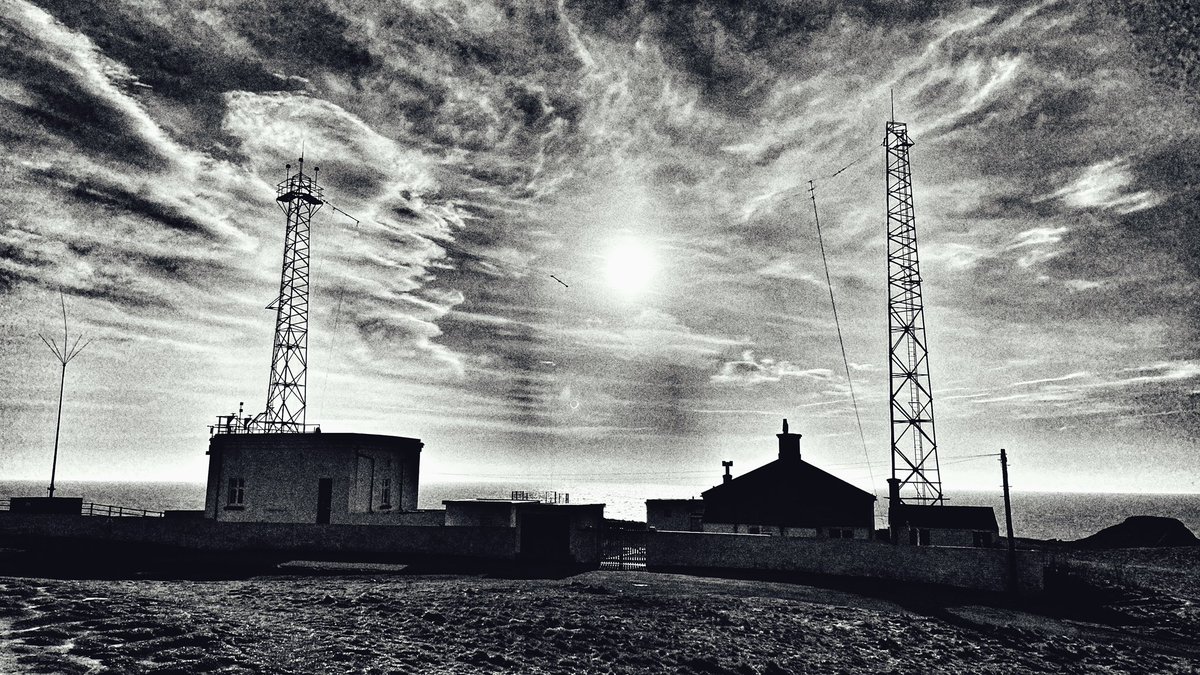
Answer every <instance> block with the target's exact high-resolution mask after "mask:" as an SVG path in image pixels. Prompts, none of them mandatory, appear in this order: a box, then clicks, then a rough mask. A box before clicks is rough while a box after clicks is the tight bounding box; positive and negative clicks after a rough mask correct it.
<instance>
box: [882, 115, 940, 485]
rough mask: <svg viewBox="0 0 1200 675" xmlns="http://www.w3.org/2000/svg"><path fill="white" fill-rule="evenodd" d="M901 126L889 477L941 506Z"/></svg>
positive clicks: (891, 281)
mask: <svg viewBox="0 0 1200 675" xmlns="http://www.w3.org/2000/svg"><path fill="white" fill-rule="evenodd" d="M912 145H913V143H912V141H911V140H910V139H909V136H908V126H907V125H906V124H905V123H903V122H896V121H890V122H888V123H887V126H886V131H885V136H884V147H885V148H886V172H887V257H888V263H887V264H888V363H889V366H888V372H889V392H888V393H889V400H890V406H891V420H892V424H891V430H892V453H891V455H892V478H894V479H898V480H899V481H900V498H901V500H902V501H905V502H912V503H917V504H941V503H942V484H941V474H940V471H939V468H938V458H937V434H936V433H935V431H934V423H933V388H932V386H931V385H930V382H929V349H928V343H927V342H926V337H925V311H924V306H923V301H922V297H921V271H920V264H919V262H918V259H917V228H916V216H915V214H914V211H913V193H912V171H911V167H910V165H909V154H908V151H909V148H910V147H912Z"/></svg>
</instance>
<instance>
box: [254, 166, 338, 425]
mask: <svg viewBox="0 0 1200 675" xmlns="http://www.w3.org/2000/svg"><path fill="white" fill-rule="evenodd" d="M319 171H320V169H314V170H313V175H312V176H309V175H306V174H305V173H304V158H303V157H301V158H300V165H299V169H298V170H297V171H296V173H292V165H291V164H288V165H287V172H288V175H287V179H286V180H284V181H283V182H282V183H280V184H279V186H278V189H277V190H276V195H277V196H276V198H275V201H276V202H277V203H278V204H279V208H281V209H283V212H284V213H286V214H287V229H286V231H285V232H284V235H283V272H282V273H281V274H280V280H279V297H278V298H277V299H276V300H275V302H273V303H271V304H270V305H268V306H267V309H274V310H276V315H275V345H274V347H273V349H272V352H271V382H270V384H269V385H268V387H267V409H266V411H265V412H263V413H262V415H261V416H259V418H258V420H256V422H257V424H256V425H255V426H257V427H258V430H260V431H264V432H273V433H281V432H283V433H301V432H303V431H304V429H305V427H304V401H305V384H306V382H307V379H308V232H309V226H308V225H309V221H310V220H311V219H312V217H313V214H315V213H316V212H317V211H318V210H319V209H320V208H321V206H322V205H323V204H324V203H325V202H324V201H323V197H324V191H323V190H322V188H321V186H320V185H318V184H317V182H316V174H317V172H319Z"/></svg>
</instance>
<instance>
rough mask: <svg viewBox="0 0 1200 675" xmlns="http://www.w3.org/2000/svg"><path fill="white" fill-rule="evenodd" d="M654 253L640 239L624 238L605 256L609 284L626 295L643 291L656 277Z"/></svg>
mask: <svg viewBox="0 0 1200 675" xmlns="http://www.w3.org/2000/svg"><path fill="white" fill-rule="evenodd" d="M654 268H655V264H654V254H653V253H652V252H651V251H650V249H649V248H648V247H647V246H646V245H645V244H643V243H642V242H640V241H637V240H635V239H622V240H621V241H619V242H617V243H616V244H614V245H613V246H612V248H610V249H609V251H608V256H607V257H606V258H605V271H606V273H607V276H608V285H609V286H611V287H613V288H614V289H616V290H617V291H620V292H621V293H623V294H625V295H636V294H638V293H641V292H642V291H643V290H645V289H646V287H647V286H648V285H649V284H650V280H651V279H652V278H653V277H654Z"/></svg>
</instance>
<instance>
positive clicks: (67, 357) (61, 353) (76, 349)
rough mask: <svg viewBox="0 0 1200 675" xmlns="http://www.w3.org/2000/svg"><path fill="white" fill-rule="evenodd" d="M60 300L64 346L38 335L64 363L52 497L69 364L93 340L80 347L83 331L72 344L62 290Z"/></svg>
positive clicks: (59, 387)
mask: <svg viewBox="0 0 1200 675" xmlns="http://www.w3.org/2000/svg"><path fill="white" fill-rule="evenodd" d="M58 301H59V303H60V304H61V305H62V317H63V346H62V349H61V350H60V349H59V348H58V345H55V344H53V343H51V342H50V341H49V340H47V339H46V336H44V335H41V334H39V335H38V337H40V338H41V339H42V342H44V343H46V346H47V347H49V348H50V352H51V353H52V354H54V357H55V358H56V359H58V361H59V363H61V364H62V374H61V376H60V377H59V381H58V419H57V421H56V422H55V423H54V457H53V459H52V460H51V462H50V487H48V488H46V489H47V490H48V491H49V493H50V498H51V499H53V498H54V480H55V477H56V476H57V474H58V439H59V434H60V432H61V431H62V409H63V393H64V392H65V391H66V388H67V364H68V363H70V362H71V359H74V358H75V357H76V356H79V354H80V352H82V351H83V350H84V349H86V348H87V346H88V345H90V344H91V343H92V342H91V340H88V341H87V342H85V343H83V346H82V347H80V346H79V341H80V340H82V339H83V334H82V333H81V334H80V335H79V336H78V337H76V338H75V342H74V344H72V343H71V342H70V337H69V335H68V331H67V301H66V299H65V298H64V297H63V293H62V291H61V290H60V291H59V292H58Z"/></svg>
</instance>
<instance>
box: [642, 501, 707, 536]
mask: <svg viewBox="0 0 1200 675" xmlns="http://www.w3.org/2000/svg"><path fill="white" fill-rule="evenodd" d="M646 526H647V527H650V528H653V529H655V530H672V531H676V532H703V531H704V500H703V499H647V500H646Z"/></svg>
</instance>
